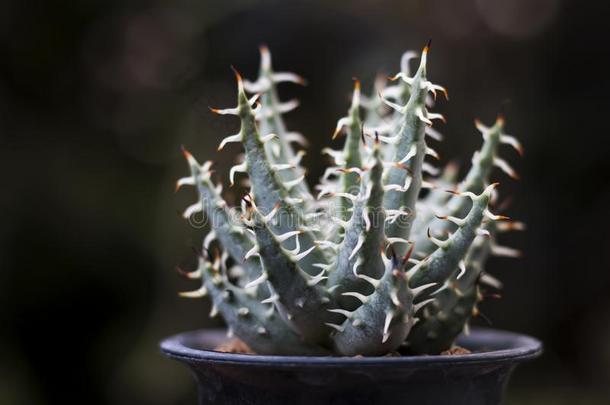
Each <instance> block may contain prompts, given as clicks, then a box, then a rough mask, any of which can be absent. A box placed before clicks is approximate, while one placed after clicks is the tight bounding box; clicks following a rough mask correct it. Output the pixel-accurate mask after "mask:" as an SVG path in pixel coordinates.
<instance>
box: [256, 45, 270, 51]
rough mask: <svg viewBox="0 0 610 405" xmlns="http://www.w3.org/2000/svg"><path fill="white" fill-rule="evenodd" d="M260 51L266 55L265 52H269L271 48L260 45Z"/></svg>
mask: <svg viewBox="0 0 610 405" xmlns="http://www.w3.org/2000/svg"><path fill="white" fill-rule="evenodd" d="M258 50H259V51H260V52H261V53H264V52H269V47H268V46H267V44H265V43H262V44H260V45H259V46H258Z"/></svg>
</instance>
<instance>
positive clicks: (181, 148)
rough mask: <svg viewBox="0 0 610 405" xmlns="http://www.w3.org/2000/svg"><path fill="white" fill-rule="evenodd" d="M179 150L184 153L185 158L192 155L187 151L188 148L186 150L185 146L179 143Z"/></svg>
mask: <svg viewBox="0 0 610 405" xmlns="http://www.w3.org/2000/svg"><path fill="white" fill-rule="evenodd" d="M180 150H182V154H183V155H184V157H185V158H186V159H189V158H191V157H192V156H193V155H191V152H189V151H188V150H186V148H185V147H184V145H180Z"/></svg>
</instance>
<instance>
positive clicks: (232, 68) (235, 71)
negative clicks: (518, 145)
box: [231, 65, 242, 82]
mask: <svg viewBox="0 0 610 405" xmlns="http://www.w3.org/2000/svg"><path fill="white" fill-rule="evenodd" d="M231 70H232V71H233V73H234V74H235V78H236V79H237V81H238V82H241V81H242V78H241V74H239V72H238V71H237V69H235V67H234V66H233V65H231Z"/></svg>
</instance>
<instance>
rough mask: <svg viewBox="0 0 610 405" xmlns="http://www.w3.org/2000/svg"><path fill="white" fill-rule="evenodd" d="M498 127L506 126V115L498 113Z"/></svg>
mask: <svg viewBox="0 0 610 405" xmlns="http://www.w3.org/2000/svg"><path fill="white" fill-rule="evenodd" d="M496 124H497V125H504V113H498V118H496Z"/></svg>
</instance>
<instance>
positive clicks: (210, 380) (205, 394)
mask: <svg viewBox="0 0 610 405" xmlns="http://www.w3.org/2000/svg"><path fill="white" fill-rule="evenodd" d="M224 340H226V337H225V335H224V333H223V332H221V331H218V330H202V331H195V332H187V333H182V334H180V335H176V336H172V337H170V338H168V339H166V340H164V341H163V342H162V343H161V350H162V351H163V353H165V354H166V355H167V356H169V357H170V358H173V359H176V360H178V361H181V362H184V363H186V364H187V365H188V366H189V367H190V368H191V370H192V371H193V374H194V376H195V379H196V380H197V384H198V388H199V404H223V405H233V404H239V405H247V404H248V405H250V404H251V405H258V404H261V405H277V404H290V405H297V404H307V405H314V404H315V405H326V404H333V405H339V404H366V405H371V404H384V405H386V404H401V405H403V404H413V405H421V404H452V405H458V404H467V405H477V404H498V403H501V402H502V397H503V394H504V390H505V388H506V385H507V383H508V379H509V377H510V374H511V373H512V371H513V369H514V368H515V367H516V366H517V364H519V363H521V362H523V361H526V360H530V359H533V358H535V357H537V356H539V355H540V353H541V352H542V345H541V343H540V341H538V340H536V339H534V338H531V337H529V336H524V335H519V334H515V333H511V332H504V331H499V330H493V329H475V330H473V331H472V332H471V334H470V335H468V336H462V337H460V338H459V340H458V344H459V345H461V346H463V347H466V348H468V349H470V350H471V351H473V353H472V354H466V355H454V356H403V357H361V358H355V357H303V356H258V355H247V354H230V353H220V352H215V351H213V350H210V349H211V348H214V347H216V346H217V345H218V344H220V343H221V342H222V341H224Z"/></svg>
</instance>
